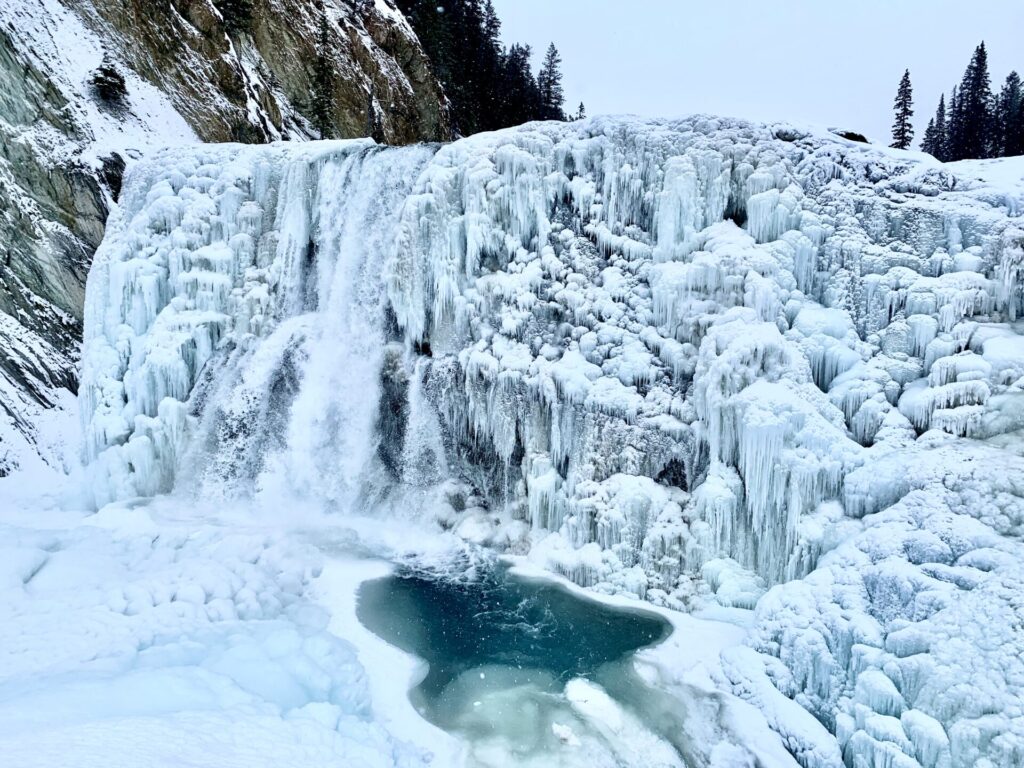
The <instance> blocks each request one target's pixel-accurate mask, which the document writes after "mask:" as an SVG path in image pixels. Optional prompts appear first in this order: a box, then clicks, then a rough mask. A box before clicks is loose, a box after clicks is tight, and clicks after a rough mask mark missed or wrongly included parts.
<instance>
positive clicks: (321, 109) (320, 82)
mask: <svg viewBox="0 0 1024 768" xmlns="http://www.w3.org/2000/svg"><path fill="white" fill-rule="evenodd" d="M328 30H329V28H328V25H327V9H326V8H325V7H323V6H321V7H320V19H319V22H318V26H317V36H316V40H317V43H316V65H315V68H314V70H313V120H312V122H313V127H314V128H316V130H317V131H318V132H319V133H320V138H322V139H329V138H333V137H334V120H333V118H332V117H331V93H332V91H333V86H334V71H333V69H332V68H331V60H330V51H331V41H330V36H329V34H328Z"/></svg>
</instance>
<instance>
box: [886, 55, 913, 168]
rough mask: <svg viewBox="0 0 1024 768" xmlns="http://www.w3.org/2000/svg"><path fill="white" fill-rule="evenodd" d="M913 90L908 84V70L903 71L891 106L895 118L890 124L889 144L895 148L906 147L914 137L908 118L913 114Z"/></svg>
mask: <svg viewBox="0 0 1024 768" xmlns="http://www.w3.org/2000/svg"><path fill="white" fill-rule="evenodd" d="M913 105H914V92H913V87H912V86H911V85H910V70H909V69H908V70H906V71H905V72H904V73H903V78H902V79H901V80H900V87H899V90H897V91H896V100H895V102H894V103H893V108H894V109H895V110H896V119H895V121H894V122H893V124H892V144H890V145H889V146H891V147H895V148H896V149H907V148H909V147H910V142H911V141H913V139H914V126H913V124H912V123H911V122H910V118H911V117H913V115H914V109H913Z"/></svg>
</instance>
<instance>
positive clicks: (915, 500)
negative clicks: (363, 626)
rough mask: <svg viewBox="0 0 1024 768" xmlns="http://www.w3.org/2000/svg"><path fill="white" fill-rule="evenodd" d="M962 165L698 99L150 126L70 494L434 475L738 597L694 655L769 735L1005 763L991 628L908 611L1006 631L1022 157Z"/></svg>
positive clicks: (459, 515) (587, 575)
mask: <svg viewBox="0 0 1024 768" xmlns="http://www.w3.org/2000/svg"><path fill="white" fill-rule="evenodd" d="M986 168H987V166H982V165H978V164H970V163H967V164H958V165H953V166H942V165H940V164H937V163H935V162H933V161H931V160H930V159H928V158H925V157H924V156H916V155H913V154H908V153H899V152H889V151H886V150H881V149H878V148H876V147H869V146H865V145H862V144H856V143H852V142H849V141H846V140H844V139H840V138H838V137H836V136H832V135H830V134H827V133H821V132H816V131H812V130H805V129H800V128H795V127H793V126H789V125H773V126H764V125H756V124H750V123H745V122H741V121H735V120H725V119H718V118H710V117H700V116H698V117H691V118H687V119H684V120H679V121H655V120H650V121H638V120H631V119H626V118H597V119H592V120H588V121H581V122H576V123H571V124H562V123H557V124H533V125H529V126H524V127H522V128H518V129H511V130H507V131H501V132H497V133H493V134H484V135H479V136H474V137H470V138H468V139H464V140H461V141H459V142H456V143H454V144H451V145H447V146H444V147H440V148H432V147H431V148H428V147H415V148H406V149H387V148H377V147H375V146H373V145H372V144H370V143H368V142H351V143H324V144H311V145H304V146H302V147H296V146H288V145H278V146H272V147H260V148H252V147H245V148H243V147H237V146H236V147H200V148H195V149H191V150H188V151H173V152H166V153H164V154H162V155H159V156H157V157H156V158H154V159H153V160H151V161H150V162H148V163H145V164H140V165H139V166H138V167H137V169H136V170H135V171H134V172H133V174H132V175H131V176H130V177H129V179H128V180H127V184H126V187H125V192H124V193H123V197H122V203H121V208H120V211H119V212H118V213H117V214H116V216H115V218H114V220H113V221H112V222H111V224H110V227H109V231H108V236H107V239H106V241H105V242H104V245H103V247H102V248H101V250H100V252H99V254H98V256H97V261H96V266H95V267H94V269H93V272H92V274H91V276H90V280H89V287H88V296H87V315H86V346H85V353H84V371H83V386H82V391H81V402H82V410H83V414H84V419H85V427H86V435H87V440H88V454H89V456H88V458H89V462H90V468H91V473H92V475H93V479H94V483H93V489H94V492H95V496H96V503H97V504H102V503H104V502H105V501H107V500H110V499H118V498H127V497H132V496H136V495H151V494H154V493H159V492H165V491H168V490H171V489H172V488H174V489H177V490H178V491H179V492H180V491H188V490H200V491H201V492H202V493H204V494H207V495H217V494H223V495H227V496H231V495H238V494H246V493H251V492H253V491H255V492H256V493H268V492H273V493H279V492H282V493H296V492H297V493H301V494H304V495H307V496H311V497H313V498H315V499H319V500H321V501H323V502H324V503H326V504H328V505H331V506H351V505H353V504H365V505H369V504H370V502H371V500H373V501H380V500H381V499H386V497H387V493H386V491H387V489H388V488H392V487H400V486H401V485H405V486H408V487H417V488H428V487H432V486H436V487H438V488H440V489H441V490H442V491H443V493H442V494H441V496H442V497H444V498H447V499H448V503H450V506H451V510H450V512H449V513H446V514H444V515H442V516H441V518H439V521H440V522H442V523H443V524H444V525H455V526H458V528H457V530H459V531H460V532H462V531H464V530H470V529H472V531H473V533H472V537H473V539H474V540H475V541H479V542H482V543H490V544H493V545H495V546H500V547H509V548H513V549H517V550H518V551H526V550H529V551H530V555H531V557H533V558H535V559H536V560H538V561H539V562H541V563H543V564H544V565H546V566H547V567H549V568H551V569H554V570H557V571H560V572H562V573H564V574H566V575H567V576H569V577H570V578H572V579H573V580H575V581H577V582H578V583H580V584H583V585H586V586H592V587H595V588H597V589H601V590H605V591H630V592H634V593H636V594H640V595H646V596H647V597H648V598H649V599H652V600H657V601H661V602H664V603H666V604H669V605H674V606H677V607H685V606H698V605H702V604H706V603H708V602H718V603H721V604H723V605H727V606H740V607H751V606H754V605H755V604H756V606H757V608H756V623H755V627H754V630H753V632H752V635H751V644H752V645H753V647H754V649H756V651H757V652H754V650H751V652H750V653H749V654H740V655H738V656H737V657H736V658H734V659H732V660H730V663H729V667H728V669H729V672H728V677H729V680H730V683H731V684H732V685H733V687H734V689H735V690H737V692H739V693H740V694H741V695H744V696H746V697H748V698H749V699H750V700H751V701H752V702H754V703H756V704H759V705H765V706H767V705H766V704H764V702H766V701H768V700H771V701H776V700H777V699H780V698H781V699H782V700H785V701H789V699H792V700H794V701H795V702H798V703H799V704H800V705H801V706H803V707H805V708H806V709H807V710H809V711H810V712H811V713H812V714H813V715H814V717H815V718H816V720H815V721H814V722H815V723H819V724H824V726H825V727H827V728H828V729H829V730H830V731H831V732H832V734H834V737H829V738H833V742H832V743H831V746H829V745H827V744H826V745H824V746H823V745H822V743H821V742H820V739H819V737H818V736H816V735H814V734H816V733H818V731H817V730H815V728H816V727H817V726H815V725H812V724H809V723H806V722H805V723H804V725H799V727H798V724H797V721H795V720H790V721H788V722H787V723H786V724H781V723H780V724H779V726H778V727H779V729H780V733H783V732H785V733H784V737H785V738H786V739H787V743H788V744H789V745H790V748H791V749H792V750H793V751H794V754H795V755H797V757H798V759H799V760H800V761H801V762H802V763H803V764H804V765H807V766H812V765H814V766H817V765H822V766H824V765H835V764H836V761H837V760H840V759H842V758H841V757H837V755H840V756H841V755H844V754H845V755H846V756H847V757H846V759H847V762H848V763H849V764H851V765H854V764H858V763H856V760H855V759H854V757H853V755H855V754H873V755H874V758H871V759H875V760H876V761H881V762H882V763H885V764H892V765H922V766H943V765H974V764H977V765H984V764H985V763H984V761H985V760H989V761H990V762H991V763H993V764H1014V762H1015V761H1016V762H1022V761H1024V757H1022V750H1024V746H1022V745H1024V713H1022V712H1021V711H1020V710H1019V706H1018V707H1017V708H1014V706H1013V702H1014V701H1016V702H1018V704H1019V701H1020V695H1021V693H1022V688H1021V682H1020V681H1021V680H1024V675H1022V674H1021V673H1020V670H1019V669H1018V667H1019V664H1017V663H1016V662H1013V661H1012V660H1011V661H1006V659H1005V658H1003V657H1002V656H999V652H998V651H993V650H992V646H991V645H988V644H985V643H983V642H982V639H981V638H975V637H974V636H973V635H971V634H970V633H967V636H968V640H966V641H964V642H963V643H960V644H959V645H957V647H956V648H955V649H954V648H953V647H952V646H950V648H945V649H941V650H939V649H935V648H930V647H929V646H930V643H929V642H928V640H927V638H928V637H929V636H931V635H934V636H935V637H940V638H952V637H956V636H957V632H958V630H957V627H958V626H963V625H964V624H965V622H968V621H969V620H968V619H967V618H966V617H967V616H969V615H970V611H971V610H973V609H974V607H976V606H981V607H980V608H978V610H984V611H986V612H987V614H988V615H993V616H995V615H999V616H1000V617H1001V618H1000V619H999V622H1000V623H999V626H1000V627H1001V628H1002V627H1005V637H1002V638H1001V640H1000V643H999V646H1000V647H1002V648H1013V647H1018V648H1019V647H1021V645H1022V642H1024V637H1022V636H1021V630H1020V629H1019V627H1021V626H1024V621H1022V620H1021V618H1022V611H1024V607H1022V606H1021V604H1020V602H1019V601H1015V600H1014V598H1013V595H1014V594H1019V593H1020V592H1021V588H1024V575H1022V572H1021V567H1020V565H1019V563H1021V562H1024V553H1022V552H1021V546H1022V545H1021V542H1020V537H1021V533H1022V527H1021V526H1022V521H1024V511H1022V507H1024V505H1022V502H1021V496H1022V495H1024V458H1022V456H1024V449H1022V448H1021V445H1022V442H1021V437H1020V435H1021V434H1024V342H1022V339H1024V335H1022V331H1024V326H1022V325H1021V320H1020V319H1019V318H1021V316H1022V313H1024V291H1022V290H1021V284H1020V278H1021V275H1022V273H1024V270H1022V269H1021V267H1020V265H1021V253H1024V246H1022V243H1024V230H1022V229H1021V228H1020V227H1019V225H1017V224H1016V219H1015V218H1014V217H1016V216H1018V215H1019V212H1020V211H1021V210H1022V209H1024V205H1022V202H1024V192H1022V189H1021V186H1024V185H1021V186H1018V187H1016V188H1014V187H1010V188H1007V187H1006V186H1005V183H1004V182H1001V181H999V182H997V181H991V180H989V178H988V177H987V176H986ZM367 485H369V486H372V488H370V490H372V491H374V493H373V494H372V497H371V496H367V495H366V494H365V493H363V491H364V490H366V486H367ZM460 520H461V521H462V523H466V524H465V525H463V524H461V523H460ZM470 522H471V523H472V525H470V524H469V523H470ZM1014 585H1016V586H1014ZM766 589H768V591H767V593H765V590H766ZM1015 590H1016V592H1015ZM792 627H802V628H803V630H802V631H797V632H794V631H790V628H792ZM1001 631H1002V630H1001ZM748 650H750V649H748ZM1015 664H1016V666H1015ZM978 670H985V672H984V674H980V673H978ZM972 677H977V678H978V680H979V681H980V682H979V685H980V686H981V689H982V693H981V695H979V694H978V693H977V692H976V691H974V692H968V691H964V692H962V694H956V695H945V694H943V693H942V690H941V685H940V681H947V682H949V681H953V680H964V679H971V678H972ZM883 678H884V679H883ZM930 679H934V680H935V681H937V682H934V683H929V682H928V681H929V680H930ZM886 680H888V683H887V682H885V681H886ZM786 697H788V698H786ZM898 702H902V703H901V704H898ZM789 703H790V704H793V702H792V701H790V702H789ZM780 706H783V705H780ZM793 706H796V705H795V704H794V705H793ZM787 729H788V730H787Z"/></svg>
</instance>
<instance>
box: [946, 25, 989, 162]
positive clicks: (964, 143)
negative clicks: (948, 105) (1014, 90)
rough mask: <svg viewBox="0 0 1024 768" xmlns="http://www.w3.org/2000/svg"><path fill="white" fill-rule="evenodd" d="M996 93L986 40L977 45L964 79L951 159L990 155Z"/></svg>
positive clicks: (953, 128) (955, 116) (956, 108)
mask: <svg viewBox="0 0 1024 768" xmlns="http://www.w3.org/2000/svg"><path fill="white" fill-rule="evenodd" d="M991 103H992V93H991V88H990V82H989V74H988V52H987V51H986V50H985V43H981V44H980V45H979V46H978V47H977V48H975V49H974V55H973V56H972V57H971V63H970V64H969V65H968V66H967V70H966V71H965V72H964V76H963V78H962V79H961V81H960V90H959V92H958V94H957V97H956V102H955V104H954V105H953V120H952V121H951V123H950V142H949V148H948V149H949V159H950V160H963V159H965V158H974V157H987V156H988V154H989V151H990V149H991V132H992V131H991V129H992V115H991Z"/></svg>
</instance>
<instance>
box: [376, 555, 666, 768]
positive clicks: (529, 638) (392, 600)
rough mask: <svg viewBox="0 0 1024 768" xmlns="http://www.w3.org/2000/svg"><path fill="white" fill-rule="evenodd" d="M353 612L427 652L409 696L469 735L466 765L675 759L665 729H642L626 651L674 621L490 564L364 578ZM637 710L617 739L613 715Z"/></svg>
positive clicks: (440, 721)
mask: <svg viewBox="0 0 1024 768" xmlns="http://www.w3.org/2000/svg"><path fill="white" fill-rule="evenodd" d="M357 614H358V617H359V620H360V621H361V622H362V623H363V624H364V625H365V626H366V627H367V628H369V629H370V630H371V631H373V632H374V633H375V634H377V635H378V636H380V637H381V638H383V639H384V640H386V641H388V642H389V643H391V644H392V645H395V646H397V647H399V648H401V649H403V650H405V651H407V652H409V653H411V654H413V655H415V656H418V657H420V658H422V659H423V660H424V661H426V662H427V664H428V665H429V671H428V672H427V674H426V676H425V677H424V678H423V680H422V681H420V682H419V684H418V685H416V686H415V687H414V688H413V689H412V691H410V698H411V699H412V702H413V704H414V706H415V707H416V708H417V710H418V711H419V712H420V714H421V715H422V716H423V717H425V718H426V719H427V720H429V721H431V722H432V723H434V724H435V725H437V726H439V727H441V728H443V729H445V730H447V731H449V732H452V733H455V734H457V735H459V736H461V737H463V738H465V739H466V740H468V741H469V742H471V743H472V744H473V749H472V754H473V757H474V759H473V760H471V764H479V765H502V764H507V762H508V760H510V759H514V760H515V761H516V763H517V764H521V765H532V764H536V765H577V764H588V765H590V766H591V767H592V768H596V766H601V765H609V766H611V765H616V766H619V765H650V766H654V765H680V764H681V763H680V762H678V761H677V753H676V751H675V750H674V749H673V748H672V747H671V746H670V745H669V744H668V743H667V742H666V741H665V740H664V739H662V738H660V737H659V736H657V735H656V734H654V733H653V732H644V727H643V726H642V725H640V724H639V720H640V719H641V718H642V715H639V711H640V710H641V709H642V707H639V708H638V707H636V706H633V705H634V704H635V702H632V701H629V700H628V699H631V698H633V696H632V694H633V693H635V694H636V695H637V696H643V694H644V691H643V689H644V687H645V686H644V685H643V684H642V683H641V682H640V681H639V680H638V679H637V678H636V676H635V675H634V674H633V673H632V666H631V664H630V659H631V657H632V655H633V653H634V652H635V651H637V650H638V649H640V648H643V647H645V646H649V645H652V644H655V643H657V642H659V641H661V640H663V639H664V638H666V637H667V636H668V635H669V633H670V632H671V626H670V625H669V624H668V622H667V621H665V620H664V619H663V618H662V617H660V616H659V615H657V614H656V613H653V612H650V611H642V610H626V609H621V608H615V607H610V606H608V605H605V604H603V603H599V602H597V601H595V600H591V599H587V598H585V597H581V596H578V595H577V594H574V593H573V592H570V591H569V590H567V589H565V588H563V587H561V586H559V585H557V584H553V583H551V582H549V581H539V580H530V579H524V578H521V577H517V576H513V575H511V574H510V573H509V572H508V570H507V569H506V568H505V567H502V566H489V567H487V568H485V569H483V570H482V571H479V572H477V573H476V574H475V578H472V579H464V578H463V579H451V578H446V577H444V576H439V575H435V574H429V573H423V572H413V571H401V570H400V571H398V572H396V573H395V574H394V575H391V576H388V577H385V578H383V579H377V580H374V581H369V582H366V583H365V584H364V585H363V586H362V587H361V589H360V592H359V606H358V611H357ZM602 684H603V685H604V686H605V687H602ZM631 686H632V688H635V691H631V690H630V688H631ZM613 692H614V694H615V695H612V693H613ZM623 699H626V700H623ZM634 719H635V720H637V721H638V722H637V723H636V724H635V725H634V726H631V727H630V728H629V729H628V733H626V734H625V735H624V736H622V738H621V739H620V733H619V732H620V731H623V730H626V729H624V728H623V727H622V723H623V722H632V721H633V720H634ZM612 731H614V733H612ZM623 739H624V741H623ZM659 750H661V752H664V755H665V756H664V759H659V758H658V757H657V755H658V754H660V752H659ZM630 755H635V756H636V757H637V760H634V759H632V758H631V757H630Z"/></svg>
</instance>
